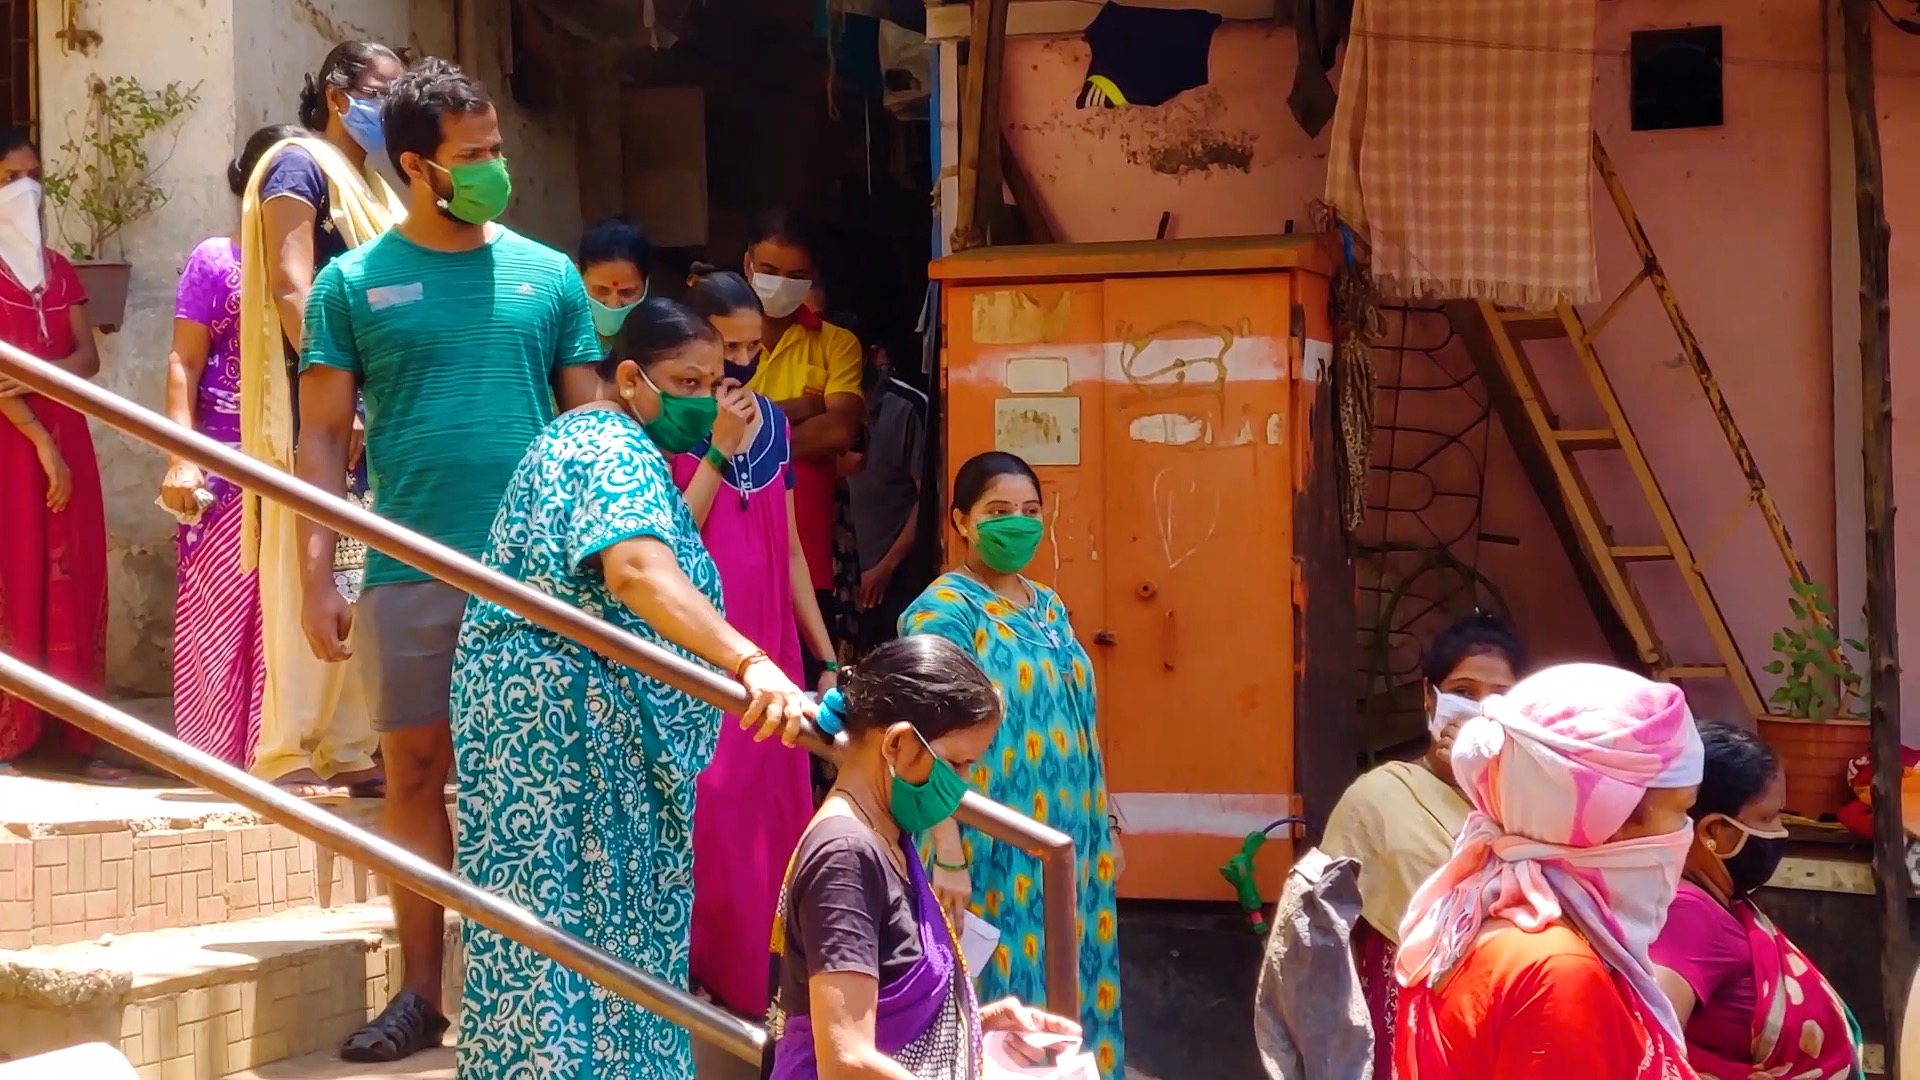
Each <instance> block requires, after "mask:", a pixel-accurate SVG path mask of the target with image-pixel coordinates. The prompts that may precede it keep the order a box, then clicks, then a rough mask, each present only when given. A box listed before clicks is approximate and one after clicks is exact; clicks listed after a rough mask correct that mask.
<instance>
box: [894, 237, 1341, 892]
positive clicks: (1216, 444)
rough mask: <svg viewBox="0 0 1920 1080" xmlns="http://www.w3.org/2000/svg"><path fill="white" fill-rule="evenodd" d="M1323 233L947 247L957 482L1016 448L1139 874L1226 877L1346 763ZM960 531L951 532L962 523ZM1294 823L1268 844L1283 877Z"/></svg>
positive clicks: (944, 307)
mask: <svg viewBox="0 0 1920 1080" xmlns="http://www.w3.org/2000/svg"><path fill="white" fill-rule="evenodd" d="M1326 252H1327V248H1326V247H1325V244H1324V241H1323V240H1322V238H1320V237H1317V236H1284V237H1251V238H1236V239H1229V240H1206V241H1170V242H1147V243H1120V244H1082V245H1066V246H1035V247H1007V248H985V249H978V250H974V251H969V252H965V253H962V254H958V255H953V256H950V257H947V258H944V259H941V260H938V261H936V262H935V263H934V264H933V267H932V276H933V278H934V279H936V280H938V281H941V282H943V283H944V286H943V288H942V291H941V298H942V299H941V313H942V336H941V343H942V348H941V385H942V388H943V391H944V401H945V405H944V410H943V411H944V432H943V435H944V438H945V461H946V469H947V474H946V479H947V482H948V483H951V478H952V475H953V472H954V470H956V469H958V468H959V466H960V464H961V463H962V462H964V461H965V460H966V459H967V458H969V457H971V456H972V455H974V454H976V453H979V452H981V451H984V450H991V449H999V450H1006V451H1011V452H1013V453H1016V454H1019V455H1020V456H1022V457H1024V458H1026V459H1027V461H1029V462H1030V463H1032V465H1033V466H1034V468H1035V469H1036V471H1037V472H1038V473H1039V475H1040V477H1041V482H1042V485H1043V487H1044V489H1045V496H1046V501H1047V516H1048V530H1047V539H1046V541H1045V542H1044V543H1043V545H1042V547H1041V549H1040V554H1039V556H1038V558H1037V559H1036V560H1035V563H1034V566H1033V569H1032V571H1031V573H1032V575H1033V576H1034V577H1035V578H1037V579H1039V580H1040V581H1042V582H1045V583H1046V584H1049V585H1052V586H1053V587H1055V588H1057V589H1058V590H1059V591H1060V594H1061V596H1062V597H1063V598H1064V599H1065V601H1066V603H1067V605H1068V607H1069V608H1070V609H1071V613H1072V619H1073V624H1074V628H1075V630H1076V631H1077V632H1078V634H1079V635H1080V638H1081V641H1082V643H1083V644H1084V645H1085V646H1086V647H1087V649H1088V651H1089V652H1091V653H1092V654H1093V657H1094V663H1095V669H1096V672H1097V674H1098V677H1099V710H1100V711H1099V728H1100V743H1101V747H1102V750H1103V752H1104V755H1105V761H1106V768H1107V782H1108V789H1109V791H1110V793H1111V797H1112V802H1113V806H1114V809H1115V811H1116V812H1117V813H1118V815H1119V817H1120V820H1121V828H1122V835H1123V843H1124V846H1125V850H1126V862H1127V865H1126V870H1125V874H1124V876H1123V878H1122V880H1121V884H1120V890H1121V894H1122V895H1124V896H1129V897H1136V898H1158V899H1185V900H1225V899H1232V898H1233V895H1234V894H1233V891H1232V889H1231V888H1230V887H1229V886H1228V885H1227V883H1226V881H1225V880H1224V879H1222V877H1221V876H1220V872H1219V868H1220V867H1221V865H1222V864H1224V863H1225V862H1226V861H1227V860H1228V858H1229V857H1231V856H1232V855H1233V854H1234V853H1235V852H1237V851H1238V850H1239V849H1240V846H1241V844H1242V842H1243V841H1244V839H1245V838H1246V836H1247V834H1248V833H1249V832H1252V831H1255V830H1258V829H1263V828H1265V827H1266V826H1268V825H1270V824H1272V823H1273V822H1274V821H1276V820H1277V819H1280V818H1283V817H1287V816H1289V815H1290V814H1293V813H1297V812H1299V811H1300V810H1301V809H1302V808H1304V810H1305V813H1306V816H1307V817H1308V819H1309V821H1310V823H1311V828H1310V832H1309V835H1310V836H1317V832H1318V827H1319V825H1320V824H1321V823H1323V822H1324V821H1325V816H1326V813H1327V811H1328V810H1330V809H1331V808H1332V805H1333V801H1334V800H1335V799H1337V798H1338V796H1339V793H1340V791H1341V790H1342V789H1343V788H1344V787H1345V785H1346V784H1347V782H1348V781H1349V780H1351V778H1352V776H1353V772H1354V763H1355V756H1356V742H1355V735H1354V707H1353V702H1354V700H1355V696H1354V685H1353V671H1354V664H1353V648H1354V641H1355V638H1354V622H1353V568H1352V563H1351V561H1350V559H1349V556H1348V551H1347V546H1346V539H1345V535H1344V532H1343V531H1342V529H1341V526H1340V515H1339V508H1338V502H1339V499H1338V487H1337V477H1338V476H1339V468H1340V466H1339V454H1338V451H1337V450H1336V449H1335V447H1336V441H1335V438H1334V435H1333V432H1334V424H1333V417H1332V405H1331V403H1332V401H1333V396H1332V387H1331V383H1330V381H1329V371H1330V368H1329V362H1330V360H1331V356H1332V345H1331V341H1332V326H1331V323H1330V319H1329V314H1328V298H1329V281H1328V279H1329V274H1330V273H1331V269H1332V267H1331V263H1330V261H1329V259H1328V256H1327V253H1326ZM948 543H949V546H950V548H951V545H952V544H953V539H952V537H951V536H949V537H948ZM1285 835H1286V834H1285V831H1284V830H1282V831H1280V832H1279V833H1278V834H1277V836H1276V840H1275V842H1273V843H1269V844H1268V845H1267V847H1266V848H1265V849H1264V850H1263V851H1262V852H1261V854H1260V856H1259V858H1258V860H1257V863H1258V867H1259V870H1260V874H1259V878H1260V884H1261V891H1262V893H1263V895H1265V896H1266V897H1267V898H1268V899H1271V898H1272V897H1273V896H1274V895H1275V894H1276V892H1277V890H1278V888H1279V885H1280V881H1281V879H1282V877H1283V876H1284V874H1285V871H1286V868H1287V866H1288V865H1289V863H1290V861H1291V855H1292V852H1291V850H1290V849H1291V844H1290V843H1289V842H1287V841H1286V839H1285Z"/></svg>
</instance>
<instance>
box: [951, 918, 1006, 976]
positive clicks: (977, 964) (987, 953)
mask: <svg viewBox="0 0 1920 1080" xmlns="http://www.w3.org/2000/svg"><path fill="white" fill-rule="evenodd" d="M999 947H1000V928H999V927H997V926H995V925H993V924H992V923H990V922H988V921H987V920H985V919H983V918H981V917H980V916H978V915H975V914H974V913H973V912H971V911H969V912H967V919H966V922H964V923H962V924H961V926H960V956H961V957H962V958H963V959H965V960H966V962H967V973H968V974H970V975H972V976H973V977H974V979H976V980H978V979H979V978H980V973H981V972H983V971H985V970H987V965H988V964H990V963H992V962H993V950H995V949H997V948H999Z"/></svg>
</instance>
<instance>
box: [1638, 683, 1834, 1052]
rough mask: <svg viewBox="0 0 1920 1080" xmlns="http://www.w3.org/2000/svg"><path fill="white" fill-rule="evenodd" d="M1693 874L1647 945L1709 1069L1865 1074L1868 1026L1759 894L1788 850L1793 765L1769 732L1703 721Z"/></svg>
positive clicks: (1691, 1044)
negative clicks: (1757, 899)
mask: <svg viewBox="0 0 1920 1080" xmlns="http://www.w3.org/2000/svg"><path fill="white" fill-rule="evenodd" d="M1700 741H1701V743H1702V745H1703V746H1704V748H1705V750H1706V760H1705V767H1704V768H1703V770H1702V773H1701V777H1700V794H1699V796H1698V797H1697V798H1696V799H1695V801H1694V804H1693V820H1694V823H1695V824H1694V840H1693V848H1692V850H1691V851H1689V852H1688V853H1687V867H1686V876H1685V877H1684V878H1683V879H1682V880H1681V882H1680V889H1679V891H1678V892H1676V893H1675V894H1674V897H1673V904H1672V906H1670V907H1669V908H1668V909H1667V922H1666V925H1665V926H1664V927H1662V928H1661V930H1660V936H1659V938H1657V939H1656V940H1655V941H1654V943H1653V947H1652V948H1651V949H1650V950H1649V953H1650V955H1651V957H1652V959H1653V963H1654V977H1655V978H1656V979H1657V980H1659V983H1660V988H1661V989H1662V990H1664V991H1666V994H1667V997H1668V998H1669V999H1671V1000H1672V1002H1673V1009H1674V1012H1675V1013H1677V1014H1678V1015H1679V1017H1680V1023H1681V1024H1682V1026H1683V1027H1684V1029H1685V1031H1686V1036H1687V1061H1688V1062H1689V1063H1690V1064H1691V1065H1692V1066H1693V1068H1694V1071H1696V1072H1697V1073H1699V1074H1700V1076H1701V1078H1702V1080H1748V1078H1749V1077H1760V1076H1782V1077H1785V1076H1793V1077H1799V1076H1808V1077H1819V1078H1820V1080H1853V1078H1856V1077H1861V1076H1862V1075H1863V1074H1862V1073H1861V1061H1860V1029H1859V1025H1858V1024H1856V1023H1855V1022H1854V1019H1853V1016H1852V1014H1851V1013H1849V1012H1848V1011H1847V1007H1846V1005H1845V1004H1844V1003H1842V1002H1841V1000H1840V995H1839V994H1837V993H1835V992H1834V989H1833V987H1832V985H1831V984H1829V983H1828V982H1827V980H1826V978H1825V977H1824V976H1822V975H1821V974H1820V972H1819V970H1818V969H1817V968H1815V967H1814V966H1813V961H1811V960H1809V959H1807V955H1806V954H1805V953H1803V952H1801V951H1800V950H1799V948H1797V947H1796V946H1795V945H1794V944H1793V942H1791V941H1789V940H1788V939H1787V936H1786V935H1785V934H1783V933H1781V932H1780V930H1779V928H1778V927H1776V926H1774V925H1773V923H1772V922H1770V921H1769V920H1768V919H1767V917H1766V915H1765V914H1764V913H1762V912H1761V911H1760V909H1759V908H1758V907H1756V906H1755V905H1754V902H1753V894H1754V893H1755V892H1757V891H1758V890H1759V889H1760V887H1761V886H1763V885H1765V884H1766V883H1767V880H1768V879H1769V878H1771V877H1772V876H1773V872H1774V870H1775V869H1776V868H1777V867H1778V866H1779V865H1780V857H1781V855H1782V854H1783V853H1784V852H1785V850H1786V842H1787V830H1786V826H1785V825H1783V824H1782V823H1781V821H1780V812H1781V808H1782V807H1783V806H1784V805H1785V802H1786V794H1787V788H1786V777H1785V774H1783V773H1782V772H1781V770H1780V759H1779V757H1778V756H1777V755H1776V754H1775V753H1774V752H1773V748H1772V747H1770V746H1768V745H1767V744H1766V743H1765V742H1764V741H1762V740H1761V738H1760V736H1758V735H1756V734H1754V733H1753V732H1751V731H1748V730H1747V729H1745V728H1740V727H1735V726H1733V725H1732V724H1723V723H1718V722H1714V721H1706V722H1703V723H1701V724H1700Z"/></svg>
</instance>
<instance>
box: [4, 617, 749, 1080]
mask: <svg viewBox="0 0 1920 1080" xmlns="http://www.w3.org/2000/svg"><path fill="white" fill-rule="evenodd" d="M0 689H4V690H6V692H8V693H10V694H13V695H15V696H17V697H20V698H22V699H24V700H26V701H28V702H31V703H33V704H34V705H37V706H39V707H40V708H42V709H45V710H46V711H47V712H49V713H52V714H53V715H55V716H58V717H60V718H61V719H62V720H65V721H67V722H68V723H71V724H73V725H75V726H77V727H80V728H83V729H85V730H86V731H87V733H88V734H91V735H94V736H97V737H99V738H101V739H105V740H106V741H107V742H110V743H112V744H114V745H115V746H118V747H120V748H121V749H122V750H126V751H128V752H129V753H133V754H138V755H139V756H140V757H141V758H142V759H144V760H146V761H149V762H152V763H153V764H155V765H158V766H159V767H160V768H163V769H165V770H167V771H168V772H170V773H172V774H174V775H175V776H178V777H180V778H181V779H183V780H190V781H192V782H193V783H196V784H199V785H200V786H201V787H203V788H206V789H207V790H208V791H211V792H213V793H214V794H216V795H221V796H224V797H226V798H228V799H231V800H233V801H234V802H236V803H239V804H240V805H241V806H244V807H246V808H247V809H249V810H253V811H255V812H257V813H260V814H264V815H266V816H267V817H270V818H272V819H273V820H274V821H276V822H279V823H280V824H282V825H285V826H286V827H287V828H289V829H292V830H293V831H294V832H296V833H298V834H300V835H301V836H304V837H306V838H307V839H308V840H311V841H313V842H314V843H316V844H319V845H321V846H322V847H325V848H328V849H329V850H332V851H336V852H339V853H340V854H342V855H345V856H346V857H347V858H349V859H351V860H353V861H354V862H357V863H359V864H361V865H363V866H366V867H370V868H372V869H373V870H376V871H378V872H379V873H380V874H382V875H383V876H385V877H386V878H387V879H388V880H389V881H393V882H398V883H402V884H404V885H405V886H406V887H407V888H408V889H411V890H412V891H414V892H416V893H419V894H420V895H421V896H424V897H426V898H427V899H429V900H432V901H434V902H435V903H438V904H441V905H444V906H445V907H447V908H448V909H449V910H452V911H457V912H459V913H460V914H461V915H463V916H465V917H466V918H469V919H472V920H473V921H474V922H477V923H479V924H480V925H482V926H485V927H487V928H488V929H491V930H497V931H499V932H500V933H502V934H505V935H506V936H508V937H510V938H512V939H513V940H515V941H517V942H519V943H520V944H522V945H525V946H527V947H528V948H530V949H532V950H534V951H535V952H538V953H540V954H541V955H542V956H547V957H551V958H552V959H554V960H557V961H559V962H560V963H562V964H565V965H566V966H568V967H570V968H572V969H573V970H575V971H578V972H580V973H581V974H583V975H585V976H587V977H588V978H590V979H592V980H593V981H595V982H597V983H599V984H601V985H602V986H605V987H607V988H608V989H610V990H612V991H613V992H614V993H617V994H619V995H620V996H621V997H624V998H626V999H627V1000H629V1001H631V1002H633V1003H634V1004H636V1005H638V1006H640V1007H641V1008H643V1009H646V1010H647V1011H648V1012H652V1013H655V1014H657V1015H659V1016H662V1017H665V1018H666V1019H668V1020H671V1021H673V1022H674V1023H676V1024H679V1025H680V1026H682V1027H684V1028H686V1029H687V1030H688V1031H689V1032H691V1033H692V1034H693V1035H694V1037H695V1038H699V1039H705V1040H706V1041H708V1042H711V1043H713V1044H715V1045H716V1046H719V1047H720V1048H721V1049H723V1050H725V1051H726V1052H727V1053H729V1054H732V1055H733V1056H735V1057H737V1058H740V1059H741V1060H743V1061H748V1062H755V1063H757V1062H759V1060H760V1050H761V1047H762V1046H763V1045H764V1044H765V1042H766V1033H765V1032H763V1031H761V1030H760V1029H759V1028H757V1027H754V1026H753V1025H752V1024H749V1023H746V1022H745V1021H743V1020H741V1019H739V1018H738V1017H735V1016H734V1015H733V1014H731V1013H729V1012H727V1011H725V1010H723V1009H719V1008H715V1007H714V1006H712V1005H709V1004H707V1003H706V1002H704V1001H701V1000H700V999H699V998H696V997H694V996H693V995H691V994H688V993H686V992H685V991H683V990H681V989H679V988H678V987H675V986H670V985H668V984H667V983H664V982H662V981H660V980H659V979H657V978H655V977H653V976H652V975H649V974H648V973H646V972H644V971H642V970H640V969H639V968H637V967H634V966H633V965H632V964H629V963H627V962H626V961H624V960H621V959H619V958H618V957H615V956H612V955H610V954H608V953H605V952H602V951H601V950H600V949H598V948H595V947H594V946H592V945H589V944H588V943H586V942H585V941H582V940H580V939H579V938H577V937H574V936H573V935H572V934H569V933H567V932H566V931H564V930H561V929H559V928H557V927H555V926H553V925H551V924H549V923H547V922H545V921H543V920H541V919H538V918H536V917H534V915H533V914H532V913H531V912H529V911H527V910H526V909H525V908H522V907H520V906H518V905H516V904H511V903H508V902H507V901H505V900H502V899H501V898H500V897H498V896H495V895H494V894H492V893H490V892H487V891H485V890H483V889H479V888H476V887H474V886H472V885H469V884H467V883H466V882H464V881H461V880H460V879H459V878H457V877H454V876H453V875H452V874H450V873H448V872H446V871H445V870H442V869H440V868H439V867H437V866H435V865H433V864H432V863H429V862H427V861H426V860H425V859H422V858H420V857H419V856H418V855H415V854H413V853H412V852H410V851H407V850H405V849H404V848H401V847H399V846H397V845H395V844H392V843H389V842H388V841H386V840H382V839H380V838H379V837H377V836H375V835H373V834H372V833H370V832H368V831H366V830H365V829H362V828H359V827H358V826H355V825H350V824H348V823H347V822H345V821H343V820H341V819H340V818H338V817H336V816H334V815H333V814H330V813H328V812H326V811H325V810H321V809H319V808H317V807H315V806H312V805H311V804H309V803H307V802H305V801H304V800H301V799H298V798H296V797H294V796H292V795H289V794H287V793H286V792H284V791H282V790H280V789H279V788H277V787H275V786H274V785H272V784H270V783H268V782H267V781H265V780H262V779H260V778H258V777H256V776H252V775H250V774H248V773H245V772H242V771H240V770H239V769H236V768H234V767H233V766H231V765H229V764H227V763H226V762H224V761H221V760H220V759H218V758H216V757H213V756H212V755H210V754H207V753H204V752H202V751H200V750H196V749H194V748H193V747H191V746H188V745H187V744H186V743H183V742H181V741H180V740H178V739H174V738H170V737H168V736H166V735H163V734H161V733H159V732H158V731H155V730H154V729H153V728H151V727H149V726H148V725H146V724H145V723H142V722H141V721H140V720H137V719H135V718H134V717H131V716H128V715H127V714H126V713H123V712H121V711H120V710H118V709H115V708H113V707H111V706H109V705H107V704H106V703H105V702H101V701H96V700H94V699H93V698H91V697H88V696H87V695H85V694H83V693H81V692H80V691H78V690H75V689H74V688H73V687H71V686H68V685H67V684H65V683H63V682H61V681H60V680H58V679H55V678H54V677H53V676H51V675H47V674H45V673H44V672H41V671H37V670H35V669H34V668H33V667H31V666H29V665H28V664H26V663H25V662H23V661H21V660H18V659H16V658H14V657H12V656H9V655H8V654H6V653H0Z"/></svg>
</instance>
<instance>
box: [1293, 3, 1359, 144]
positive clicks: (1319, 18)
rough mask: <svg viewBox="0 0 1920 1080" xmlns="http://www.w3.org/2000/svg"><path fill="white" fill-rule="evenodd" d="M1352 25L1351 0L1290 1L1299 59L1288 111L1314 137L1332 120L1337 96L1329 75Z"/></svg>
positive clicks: (1294, 71) (1296, 63)
mask: <svg viewBox="0 0 1920 1080" xmlns="http://www.w3.org/2000/svg"><path fill="white" fill-rule="evenodd" d="M1352 25H1353V0H1293V38H1294V41H1295V42H1296V43H1298V46H1299V50H1300V56H1299V59H1298V60H1297V61H1296V62H1295V63H1294V67H1293V91H1292V92H1291V93H1289V94H1288V95H1287V108H1289V109H1291V110H1293V118H1294V119H1295V120H1297V121H1299V122H1300V128H1301V130H1303V131H1305V132H1306V133H1307V134H1308V135H1310V136H1317V135H1319V134H1320V132H1321V130H1322V129H1324V128H1325V127H1326V126H1327V122H1328V121H1330V120H1332V119H1333V109H1334V105H1335V103H1336V102H1337V100H1338V95H1337V94H1335V93H1334V89H1333V81H1332V80H1331V79H1330V78H1329V77H1328V72H1330V71H1332V70H1333V62H1334V58H1335V56H1336V54H1337V52H1338V50H1339V48H1340V43H1341V42H1343V41H1345V40H1346V39H1347V30H1348V28H1349V27H1351V26H1352Z"/></svg>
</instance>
